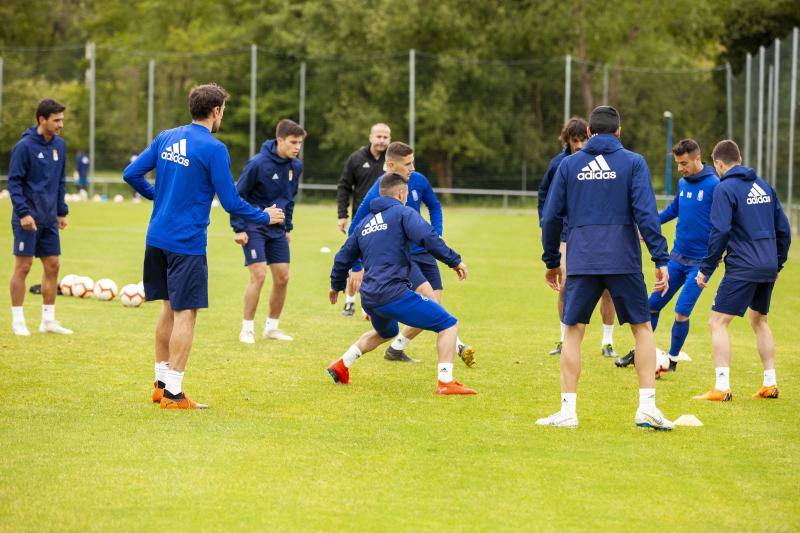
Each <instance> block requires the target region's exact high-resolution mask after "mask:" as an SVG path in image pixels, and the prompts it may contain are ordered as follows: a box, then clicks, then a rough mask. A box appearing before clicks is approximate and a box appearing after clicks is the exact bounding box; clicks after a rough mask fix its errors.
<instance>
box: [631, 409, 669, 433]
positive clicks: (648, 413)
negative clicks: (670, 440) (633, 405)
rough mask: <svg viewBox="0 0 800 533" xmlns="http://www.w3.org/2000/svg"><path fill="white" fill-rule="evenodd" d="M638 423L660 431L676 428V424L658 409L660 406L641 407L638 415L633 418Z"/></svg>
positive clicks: (637, 412)
mask: <svg viewBox="0 0 800 533" xmlns="http://www.w3.org/2000/svg"><path fill="white" fill-rule="evenodd" d="M633 420H634V422H636V425H637V426H639V427H640V428H652V429H657V430H659V431H670V430H672V429H675V424H674V423H673V422H671V421H670V420H667V417H665V416H664V414H663V413H662V412H661V411H659V410H658V407H653V408H652V409H649V410H644V409H639V410H637V411H636V417H635V418H634V419H633Z"/></svg>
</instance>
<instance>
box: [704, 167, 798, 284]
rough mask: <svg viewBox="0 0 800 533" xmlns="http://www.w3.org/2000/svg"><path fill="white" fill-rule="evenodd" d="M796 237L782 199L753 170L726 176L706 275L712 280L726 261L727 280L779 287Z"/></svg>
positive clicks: (718, 192)
mask: <svg viewBox="0 0 800 533" xmlns="http://www.w3.org/2000/svg"><path fill="white" fill-rule="evenodd" d="M791 241H792V232H791V228H790V227H789V220H788V219H787V218H786V214H784V212H783V209H782V208H781V203H780V202H779V201H778V195H777V194H775V190H774V189H773V188H772V187H770V186H769V184H767V182H765V181H764V180H762V179H761V178H759V177H758V176H757V175H756V173H755V171H754V170H753V169H752V168H747V167H744V166H741V165H736V166H735V167H733V168H731V169H730V170H729V171H728V172H726V173H725V175H723V176H722V181H721V182H720V184H719V185H718V186H717V188H716V189H715V190H714V203H713V204H712V205H711V236H710V237H709V240H708V253H707V254H706V256H705V258H704V259H703V263H702V266H701V268H700V271H701V272H702V273H703V274H705V275H706V276H710V275H711V274H712V273H713V272H714V269H716V268H717V265H718V264H719V260H720V258H722V253H723V252H724V251H726V250H727V254H726V255H725V277H730V278H732V279H738V280H743V281H754V282H769V281H774V280H775V278H776V277H777V275H778V271H780V270H781V269H782V268H783V264H784V263H785V262H786V259H787V258H788V256H789V245H790V244H791Z"/></svg>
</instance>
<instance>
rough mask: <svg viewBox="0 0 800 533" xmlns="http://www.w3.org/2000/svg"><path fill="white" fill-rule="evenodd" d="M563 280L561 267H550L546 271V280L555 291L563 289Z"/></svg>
mask: <svg viewBox="0 0 800 533" xmlns="http://www.w3.org/2000/svg"><path fill="white" fill-rule="evenodd" d="M563 281H564V280H563V279H561V267H555V268H548V269H547V271H546V272H545V273H544V282H545V283H547V286H548V287H550V288H551V289H553V290H554V291H559V290H561V283H562V282H563Z"/></svg>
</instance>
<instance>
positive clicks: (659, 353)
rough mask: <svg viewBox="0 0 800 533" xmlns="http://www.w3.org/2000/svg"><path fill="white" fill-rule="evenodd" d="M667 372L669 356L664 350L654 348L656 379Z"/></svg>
mask: <svg viewBox="0 0 800 533" xmlns="http://www.w3.org/2000/svg"><path fill="white" fill-rule="evenodd" d="M668 371H669V356H668V355H667V354H665V353H664V350H661V349H659V348H656V379H660V378H661V376H662V375H664V374H666V373H667V372H668Z"/></svg>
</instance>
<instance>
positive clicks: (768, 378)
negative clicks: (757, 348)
mask: <svg viewBox="0 0 800 533" xmlns="http://www.w3.org/2000/svg"><path fill="white" fill-rule="evenodd" d="M777 384H778V376H776V375H775V369H774V368H773V369H771V370H764V386H765V387H774V386H776V385H777Z"/></svg>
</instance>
